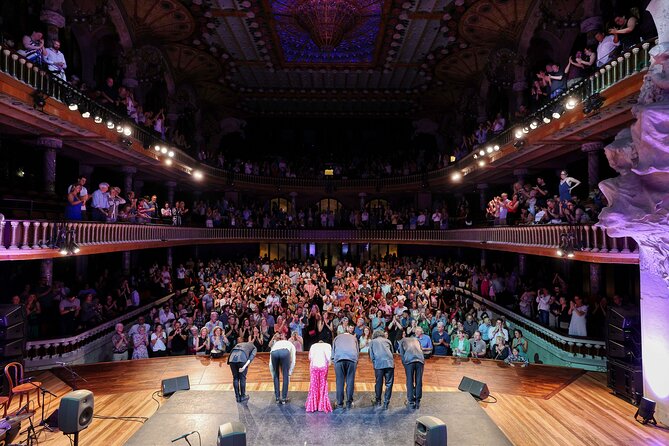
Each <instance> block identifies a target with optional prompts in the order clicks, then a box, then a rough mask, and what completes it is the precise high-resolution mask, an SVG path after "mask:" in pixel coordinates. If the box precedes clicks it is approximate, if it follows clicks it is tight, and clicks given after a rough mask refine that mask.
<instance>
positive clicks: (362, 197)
mask: <svg viewBox="0 0 669 446" xmlns="http://www.w3.org/2000/svg"><path fill="white" fill-rule="evenodd" d="M358 198H360V210H361V211H362V210H363V209H365V198H367V193H366V192H360V193H359V194H358Z"/></svg>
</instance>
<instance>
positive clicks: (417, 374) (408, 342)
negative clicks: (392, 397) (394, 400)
mask: <svg viewBox="0 0 669 446" xmlns="http://www.w3.org/2000/svg"><path fill="white" fill-rule="evenodd" d="M398 352H399V354H400V356H401V357H402V364H404V371H405V372H406V375H407V400H406V401H405V402H404V404H405V405H406V406H408V407H411V408H412V409H420V399H421V397H422V396H423V366H424V364H425V356H424V355H423V349H422V347H421V345H420V341H418V339H417V338H415V337H409V338H403V339H402V340H400V341H399V349H398Z"/></svg>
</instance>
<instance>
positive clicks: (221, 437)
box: [216, 421, 246, 446]
mask: <svg viewBox="0 0 669 446" xmlns="http://www.w3.org/2000/svg"><path fill="white" fill-rule="evenodd" d="M216 446H246V426H244V425H243V424H242V423H239V422H238V421H232V422H230V423H225V424H221V426H220V427H219V428H218V441H217V442H216Z"/></svg>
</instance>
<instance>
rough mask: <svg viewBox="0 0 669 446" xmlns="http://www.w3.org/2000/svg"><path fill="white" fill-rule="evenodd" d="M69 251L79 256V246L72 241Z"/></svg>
mask: <svg viewBox="0 0 669 446" xmlns="http://www.w3.org/2000/svg"><path fill="white" fill-rule="evenodd" d="M70 251H71V252H72V253H73V254H79V251H81V249H80V248H79V245H77V244H76V243H75V242H74V241H72V244H71V246H70Z"/></svg>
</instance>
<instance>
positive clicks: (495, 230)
mask: <svg viewBox="0 0 669 446" xmlns="http://www.w3.org/2000/svg"><path fill="white" fill-rule="evenodd" d="M565 233H569V234H572V236H573V238H574V239H575V240H576V245H575V247H576V250H575V253H574V259H575V260H584V261H593V262H603V263H638V259H639V256H638V248H637V245H636V243H635V242H634V240H633V239H631V238H612V237H609V236H608V234H607V233H606V230H605V229H604V228H600V227H598V226H597V225H579V226H573V225H545V226H517V227H489V228H473V229H453V230H406V229H405V230H375V229H359V230H358V229H262V228H239V229H237V228H221V229H212V228H194V227H181V226H167V225H141V224H125V223H90V222H54V221H38V220H4V221H2V220H0V259H4V260H12V259H21V258H25V259H34V258H48V257H58V256H59V254H58V251H57V250H56V249H55V248H56V247H57V246H58V243H59V235H60V236H61V237H62V236H63V234H65V237H67V239H66V240H65V241H66V242H68V243H70V242H75V243H76V244H77V245H78V247H79V248H80V254H96V253H102V252H113V251H126V250H134V249H144V248H155V247H168V246H178V245H188V244H212V243H258V242H286V243H289V242H291V243H292V242H298V243H300V242H301V243H307V242H338V243H341V242H348V243H394V244H426V245H442V246H462V247H473V248H480V249H493V250H500V251H510V252H519V253H527V254H536V255H544V256H546V255H547V256H553V255H556V254H555V253H556V251H557V249H558V247H559V246H560V242H561V236H562V235H563V234H565ZM61 242H62V240H61Z"/></svg>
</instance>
